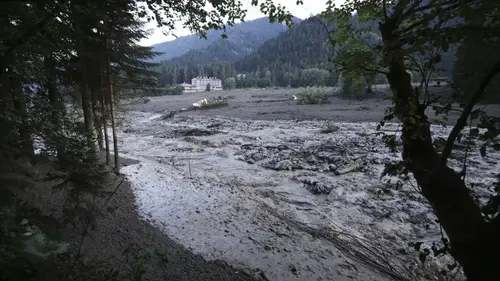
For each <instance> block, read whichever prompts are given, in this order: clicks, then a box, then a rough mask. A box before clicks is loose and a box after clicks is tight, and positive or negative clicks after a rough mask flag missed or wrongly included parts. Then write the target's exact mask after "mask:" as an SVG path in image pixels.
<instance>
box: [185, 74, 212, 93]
mask: <svg viewBox="0 0 500 281" xmlns="http://www.w3.org/2000/svg"><path fill="white" fill-rule="evenodd" d="M208 84H210V91H221V90H222V81H221V80H220V79H217V78H215V77H196V78H193V79H191V84H187V83H182V84H181V86H182V87H184V92H185V93H194V92H204V91H205V90H206V89H207V85H208Z"/></svg>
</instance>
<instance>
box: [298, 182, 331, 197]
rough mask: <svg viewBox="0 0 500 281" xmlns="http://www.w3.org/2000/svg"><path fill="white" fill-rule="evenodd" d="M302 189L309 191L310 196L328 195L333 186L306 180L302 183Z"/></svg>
mask: <svg viewBox="0 0 500 281" xmlns="http://www.w3.org/2000/svg"><path fill="white" fill-rule="evenodd" d="M303 183H304V187H305V188H306V189H307V190H309V191H310V192H311V193H312V194H316V195H318V194H330V192H331V191H332V189H333V186H331V185H327V184H324V183H322V182H320V181H318V180H315V179H306V180H304V181H303Z"/></svg>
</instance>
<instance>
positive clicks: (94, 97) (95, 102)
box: [91, 89, 104, 151]
mask: <svg viewBox="0 0 500 281" xmlns="http://www.w3.org/2000/svg"><path fill="white" fill-rule="evenodd" d="M91 95H92V114H93V116H94V127H95V130H96V132H97V145H98V147H99V150H100V151H103V150H104V145H103V140H104V139H103V137H104V136H103V127H102V122H101V119H102V117H101V116H100V114H99V108H98V107H99V97H98V91H97V90H96V89H94V90H92V92H91Z"/></svg>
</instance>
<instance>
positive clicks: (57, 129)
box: [44, 55, 66, 164]
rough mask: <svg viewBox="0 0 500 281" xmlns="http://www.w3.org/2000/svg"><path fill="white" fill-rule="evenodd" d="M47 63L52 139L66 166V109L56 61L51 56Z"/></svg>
mask: <svg viewBox="0 0 500 281" xmlns="http://www.w3.org/2000/svg"><path fill="white" fill-rule="evenodd" d="M44 63H45V72H46V75H47V90H48V94H49V103H50V106H51V108H50V114H49V115H50V120H51V122H52V127H53V129H52V131H51V134H52V136H51V137H52V138H53V141H54V144H55V146H56V152H57V159H58V160H59V162H60V163H61V164H64V162H65V155H66V154H65V151H64V147H63V144H62V142H61V140H62V134H61V132H62V130H63V128H62V122H61V121H62V112H63V111H64V108H63V106H62V100H61V93H60V92H59V90H58V89H57V85H56V77H55V73H54V70H55V66H54V61H53V59H52V56H51V55H48V56H47V57H45V60H44Z"/></svg>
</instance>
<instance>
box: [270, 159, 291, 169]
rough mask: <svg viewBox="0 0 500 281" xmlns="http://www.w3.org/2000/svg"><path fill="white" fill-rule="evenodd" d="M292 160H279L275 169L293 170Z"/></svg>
mask: <svg viewBox="0 0 500 281" xmlns="http://www.w3.org/2000/svg"><path fill="white" fill-rule="evenodd" d="M292 165H293V163H292V161H290V160H283V161H279V162H278V163H276V164H275V165H274V169H275V170H278V171H284V170H291V169H292Z"/></svg>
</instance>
